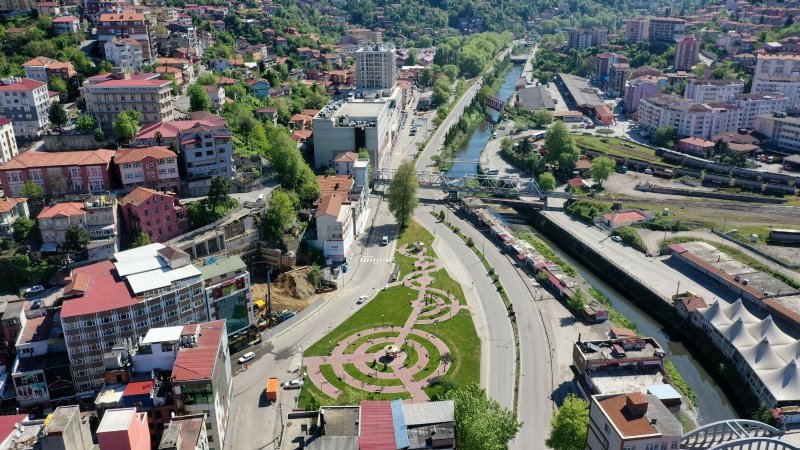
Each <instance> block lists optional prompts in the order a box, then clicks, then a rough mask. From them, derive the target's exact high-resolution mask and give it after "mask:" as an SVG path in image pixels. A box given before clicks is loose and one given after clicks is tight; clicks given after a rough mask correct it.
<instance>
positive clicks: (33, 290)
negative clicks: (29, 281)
mask: <svg viewBox="0 0 800 450" xmlns="http://www.w3.org/2000/svg"><path fill="white" fill-rule="evenodd" d="M40 292H44V286H42V285H41V284H37V285H36V286H31V287H29V288H28V289H25V295H26V296H28V295H35V294H38V293H40Z"/></svg>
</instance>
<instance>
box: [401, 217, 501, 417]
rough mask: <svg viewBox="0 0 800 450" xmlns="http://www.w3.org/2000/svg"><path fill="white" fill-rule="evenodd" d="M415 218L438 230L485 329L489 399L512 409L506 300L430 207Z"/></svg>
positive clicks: (447, 260)
mask: <svg viewBox="0 0 800 450" xmlns="http://www.w3.org/2000/svg"><path fill="white" fill-rule="evenodd" d="M438 209H440V207H437V210H438ZM448 212H449V211H448ZM416 218H417V220H418V221H419V222H420V223H421V224H422V225H423V226H424V227H425V228H426V229H428V230H429V231H431V232H434V231H435V232H436V239H437V240H438V241H440V242H442V243H443V244H444V245H446V247H447V250H449V252H448V253H449V255H448V256H450V257H444V255H440V258H441V260H442V262H443V263H444V265H445V268H446V269H447V270H448V272H450V273H451V274H453V277H454V278H456V279H457V280H458V281H459V282H460V283H461V284H462V287H463V290H464V293H465V295H466V296H467V300H468V304H469V308H470V311H471V312H472V317H473V321H474V322H475V324H476V327H482V329H483V330H485V339H484V340H483V342H482V345H481V361H482V363H481V367H482V370H481V384H482V385H483V386H484V387H485V388H486V390H487V393H488V394H489V396H490V397H492V398H493V399H495V400H497V401H498V402H499V403H500V404H501V405H503V406H504V407H506V408H509V409H510V408H512V407H513V405H514V370H515V364H514V358H515V349H514V333H513V331H512V328H511V321H510V320H509V318H508V312H507V310H506V308H505V306H504V305H503V301H502V299H501V298H500V296H499V295H498V294H497V290H496V289H495V287H494V285H493V284H492V283H491V280H490V279H489V276H488V274H487V273H486V269H485V268H484V267H483V264H482V263H481V262H480V260H479V259H478V257H477V256H476V255H475V253H473V251H472V250H471V249H470V248H469V247H467V246H466V245H465V244H464V241H462V240H461V238H459V237H458V236H457V235H456V234H455V233H453V232H452V231H450V230H449V229H448V228H447V227H445V226H444V225H442V224H440V223H438V221H437V220H436V218H434V217H433V215H431V209H430V208H428V207H421V208H417V213H416ZM448 220H450V219H449V218H448ZM458 278H461V279H462V280H463V279H465V278H468V279H469V280H471V282H470V283H464V282H463V281H462V280H459V279H458ZM484 351H485V356H484ZM487 366H488V367H487ZM484 369H485V370H484Z"/></svg>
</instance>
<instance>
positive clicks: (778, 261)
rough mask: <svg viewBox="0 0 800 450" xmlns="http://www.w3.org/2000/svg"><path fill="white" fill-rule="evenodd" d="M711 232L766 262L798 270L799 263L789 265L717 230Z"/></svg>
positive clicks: (799, 267)
mask: <svg viewBox="0 0 800 450" xmlns="http://www.w3.org/2000/svg"><path fill="white" fill-rule="evenodd" d="M711 231H712V232H713V233H714V234H716V235H717V236H719V237H721V238H724V239H727V240H729V241H731V242H733V243H735V244H738V245H741V246H742V247H744V248H746V249H748V250H750V251H751V252H753V253H756V254H758V255H759V256H761V257H763V258H767V259H768V260H770V261H772V262H774V263H775V264H779V265H781V266H782V267H786V268H787V269H800V263H789V262H786V261H784V260H782V259H780V258H776V257H774V256H772V255H770V254H769V253H766V252H764V251H763V250H761V249H759V248H758V247H755V246H753V245H750V244H748V243H747V242H744V241H741V240H739V239H736V238H735V237H733V236H731V235H729V234H725V233H723V232H721V231H718V230H711Z"/></svg>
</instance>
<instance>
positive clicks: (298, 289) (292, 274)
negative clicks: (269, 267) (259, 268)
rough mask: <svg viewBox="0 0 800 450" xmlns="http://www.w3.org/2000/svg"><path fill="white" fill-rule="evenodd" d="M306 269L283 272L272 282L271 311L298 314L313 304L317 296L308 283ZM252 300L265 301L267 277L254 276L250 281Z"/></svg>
mask: <svg viewBox="0 0 800 450" xmlns="http://www.w3.org/2000/svg"><path fill="white" fill-rule="evenodd" d="M308 270H309V269H308V267H304V268H301V269H296V270H293V271H289V272H284V273H282V274H280V275H278V277H277V278H275V279H273V280H272V311H273V312H280V311H283V310H284V309H291V310H293V311H295V312H300V311H302V310H303V309H305V308H306V307H308V305H310V304H311V303H313V302H314V301H315V300H316V299H317V298H318V295H317V294H315V289H314V286H313V285H312V284H311V283H310V282H309V281H308ZM251 284H252V292H253V300H254V301H258V300H264V301H266V299H267V275H266V274H264V275H260V274H259V275H254V276H253V277H252V279H251Z"/></svg>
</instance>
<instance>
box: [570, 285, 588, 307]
mask: <svg viewBox="0 0 800 450" xmlns="http://www.w3.org/2000/svg"><path fill="white" fill-rule="evenodd" d="M567 305H569V307H570V308H572V309H574V310H575V311H583V308H585V307H586V295H585V294H584V293H583V290H582V289H578V290H577V291H575V295H573V296H572V297H570V298H569V299H567Z"/></svg>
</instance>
